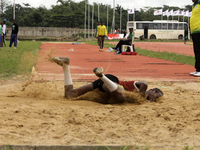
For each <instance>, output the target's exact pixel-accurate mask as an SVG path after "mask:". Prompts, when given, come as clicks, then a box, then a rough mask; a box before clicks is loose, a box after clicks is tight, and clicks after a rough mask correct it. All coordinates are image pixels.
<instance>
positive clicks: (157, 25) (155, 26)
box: [153, 23, 161, 29]
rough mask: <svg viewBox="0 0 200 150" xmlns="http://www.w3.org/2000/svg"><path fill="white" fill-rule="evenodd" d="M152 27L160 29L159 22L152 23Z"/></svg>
mask: <svg viewBox="0 0 200 150" xmlns="http://www.w3.org/2000/svg"><path fill="white" fill-rule="evenodd" d="M153 28H154V29H161V23H154V27H153Z"/></svg>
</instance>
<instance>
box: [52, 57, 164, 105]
mask: <svg viewBox="0 0 200 150" xmlns="http://www.w3.org/2000/svg"><path fill="white" fill-rule="evenodd" d="M50 61H52V62H55V63H57V64H58V65H60V66H62V68H63V71H64V86H65V97H66V98H72V97H78V96H81V95H83V94H85V93H87V92H89V91H93V90H94V89H97V88H98V89H99V90H100V91H102V92H107V93H108V94H109V95H110V96H111V97H112V98H113V99H114V100H115V103H123V102H125V100H126V97H125V95H124V93H123V91H124V90H127V91H133V92H137V91H138V92H139V93H140V94H141V95H143V96H146V98H147V100H148V101H155V100H156V99H157V98H159V97H161V96H162V95H163V92H162V91H161V90H160V89H158V88H153V89H150V90H148V91H147V87H148V85H147V83H146V82H145V81H119V80H118V78H117V77H116V76H114V75H111V74H105V75H104V74H103V68H95V69H94V70H93V72H94V73H95V75H96V76H97V77H99V79H98V80H95V81H94V82H92V83H90V84H87V85H84V86H81V87H79V88H77V89H73V83H72V78H71V74H70V69H69V63H70V59H69V58H64V57H52V58H50ZM107 103H109V100H108V101H107Z"/></svg>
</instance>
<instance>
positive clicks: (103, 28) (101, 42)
mask: <svg viewBox="0 0 200 150" xmlns="http://www.w3.org/2000/svg"><path fill="white" fill-rule="evenodd" d="M105 36H107V29H106V26H105V25H103V21H101V25H99V26H98V29H97V37H98V40H99V48H100V49H99V51H100V52H103V45H104V38H105Z"/></svg>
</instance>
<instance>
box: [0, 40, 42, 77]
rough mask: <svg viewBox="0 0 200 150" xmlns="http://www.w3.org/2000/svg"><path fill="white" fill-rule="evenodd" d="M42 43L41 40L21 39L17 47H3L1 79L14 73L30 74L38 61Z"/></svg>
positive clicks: (0, 53)
mask: <svg viewBox="0 0 200 150" xmlns="http://www.w3.org/2000/svg"><path fill="white" fill-rule="evenodd" d="M7 43H9V42H8V41H7ZM40 45H41V42H36V41H29V42H28V41H21V42H20V43H18V47H17V49H14V48H13V47H12V48H8V47H3V48H1V49H0V79H1V78H6V77H12V76H14V75H28V74H29V73H30V72H31V69H32V67H33V66H34V65H35V63H36V60H37V57H38V52H39V49H40Z"/></svg>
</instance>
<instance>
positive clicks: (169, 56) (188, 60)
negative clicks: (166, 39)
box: [136, 48, 195, 66]
mask: <svg viewBox="0 0 200 150" xmlns="http://www.w3.org/2000/svg"><path fill="white" fill-rule="evenodd" d="M136 51H137V53H138V54H140V55H143V56H148V57H153V58H160V59H164V60H170V61H174V62H179V63H182V64H187V65H192V66H194V63H195V59H194V57H193V56H186V55H181V54H176V53H169V52H154V51H150V50H145V49H140V48H137V49H136Z"/></svg>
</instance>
